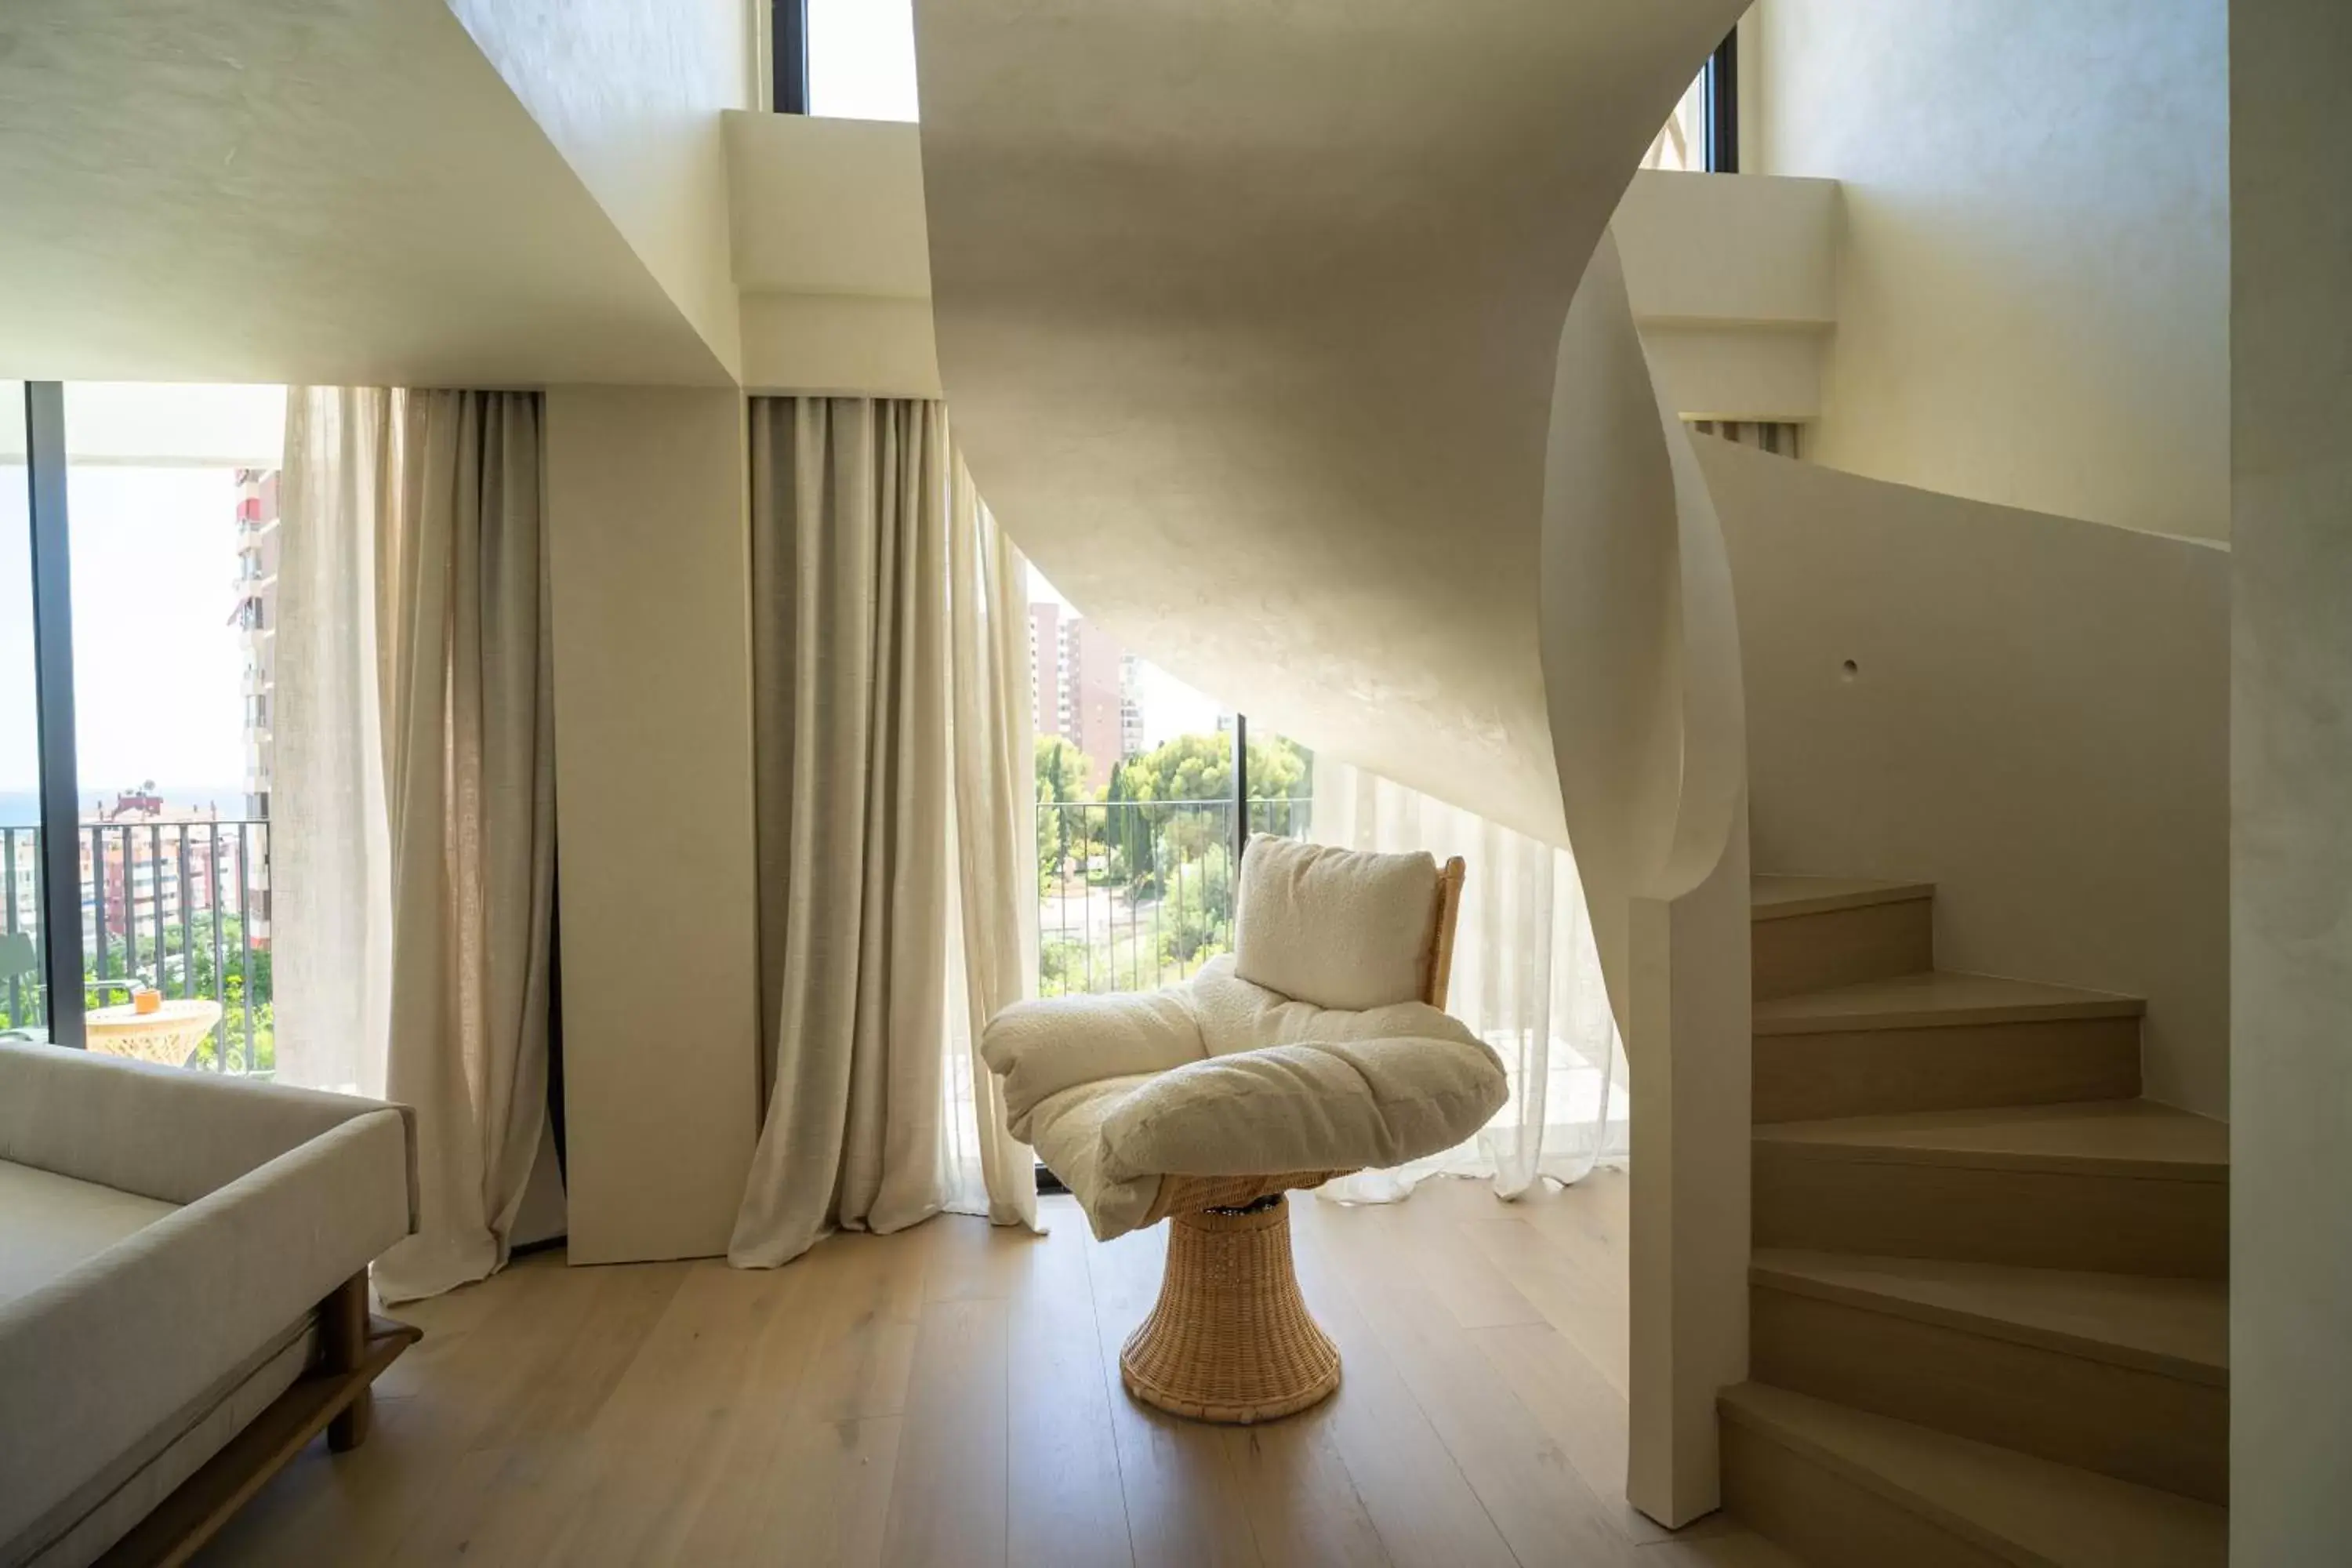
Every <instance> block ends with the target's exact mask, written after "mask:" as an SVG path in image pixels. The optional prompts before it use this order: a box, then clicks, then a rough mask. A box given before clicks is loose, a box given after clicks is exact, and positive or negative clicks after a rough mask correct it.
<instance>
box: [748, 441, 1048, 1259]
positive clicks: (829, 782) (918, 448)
mask: <svg viewBox="0 0 2352 1568" xmlns="http://www.w3.org/2000/svg"><path fill="white" fill-rule="evenodd" d="M967 488H968V481H961V482H960V476H959V473H958V465H957V463H956V460H955V457H954V453H953V450H952V447H951V445H950V440H949V435H948V427H947V416H946V413H945V410H944V409H943V408H942V407H941V406H940V405H938V404H936V403H914V402H895V401H887V400H868V399H863V398H775V399H756V400H754V402H753V404H752V410H751V517H752V541H751V592H752V659H753V671H752V695H753V703H754V718H753V751H754V760H755V769H756V773H757V778H756V783H755V798H756V815H757V820H758V828H759V842H760V943H761V1021H762V1027H763V1038H762V1042H761V1043H762V1055H763V1059H764V1062H765V1066H766V1079H767V1082H766V1089H767V1096H768V1102H767V1114H766V1118H765V1120H764V1121H763V1122H762V1125H761V1134H760V1143H759V1148H758V1151H757V1152H756V1153H755V1154H754V1156H753V1160H752V1169H751V1178H750V1180H749V1182H748V1184H747V1185H746V1188H745V1192H744V1198H743V1205H742V1209H741V1211H740V1214H739V1215H738V1216H737V1219H736V1225H735V1232H734V1236H733V1238H732V1241H731V1242H730V1246H729V1248H728V1257H729V1258H730V1261H732V1262H734V1263H735V1264H737V1265H739V1266H742V1267H769V1266H772V1265H775V1264H780V1263H784V1262H788V1261H790V1260H791V1259H792V1258H796V1257H798V1256H799V1255H800V1254H801V1253H803V1252H804V1251H806V1250H807V1249H808V1248H809V1247H810V1246H812V1245H813V1244H814V1242H815V1241H816V1240H817V1239H818V1238H819V1237H822V1236H824V1234H825V1233H826V1232H827V1231H828V1230H831V1229H833V1228H835V1227H846V1228H850V1229H863V1230H873V1231H892V1230H898V1229H901V1228H904V1227H905V1226H910V1225H914V1224H916V1223H918V1222H919V1221H920V1220H922V1219H924V1218H926V1217H928V1216H929V1215H932V1214H936V1213H938V1212H939V1211H940V1210H941V1209H943V1208H947V1207H950V1206H956V1207H965V1206H971V1207H981V1208H984V1209H985V1212H987V1213H988V1215H990V1217H991V1218H992V1219H996V1220H999V1221H1000V1222H1003V1223H1028V1224H1033V1225H1034V1220H1035V1196H1034V1173H1033V1172H1032V1171H1031V1169H1030V1168H1029V1164H1028V1161H1027V1156H1026V1152H1025V1151H1019V1150H1018V1148H1017V1145H1012V1144H1011V1143H1010V1142H1009V1139H1008V1138H1007V1137H1006V1135H1005V1134H1003V1131H1002V1127H1003V1120H1002V1116H1001V1115H1000V1114H998V1110H999V1108H998V1107H997V1106H996V1105H995V1101H994V1099H993V1096H994V1093H995V1089H994V1085H993V1083H992V1082H986V1081H983V1080H985V1079H987V1075H986V1073H985V1072H984V1070H982V1071H979V1072H974V1071H973V1070H972V1069H971V1067H970V1065H969V1064H970V1051H969V1038H970V1035H971V1032H972V1031H973V1030H974V1029H975V1028H976V1027H977V1022H976V1020H984V1018H985V1017H986V1016H987V1015H988V1013H990V1012H992V1011H993V1010H994V1008H995V1007H997V1006H1001V1005H1003V1003H1004V1002H1008V1001H1011V1000H1013V999H1014V998H1016V997H1017V996H1018V995H1020V994H1022V989H1023V987H1024V984H1025V977H1024V976H1025V972H1024V968H1023V965H1024V952H1023V948H1022V944H1021V942H1020V940H1019V937H1018V935H1017V933H1018V932H1019V931H1021V930H1022V926H1021V923H1020V922H1021V915H1020V910H1019V907H1018V901H1017V900H1015V899H1014V898H1013V896H1012V893H1011V891H1010V890H1009V889H1021V890H1023V891H1026V892H1034V889H1030V888H1026V887H1025V886H1024V884H1022V883H1020V882H1019V881H1018V880H1017V879H1014V880H1013V881H1012V882H1010V883H1009V884H1007V883H1006V882H1005V879H1004V873H1003V867H1004V866H1005V865H1006V864H1008V863H1010V864H1012V865H1013V866H1014V867H1015V868H1017V867H1018V865H1019V864H1021V860H1020V858H1019V851H1018V850H1017V848H1015V847H1012V846H1013V845H1014V844H1015V842H1016V841H1017V838H1018V835H1019V833H1020V826H1019V824H1018V821H1017V818H1015V817H1014V816H1009V815H1008V808H1009V807H1013V806H1017V803H1018V801H1019V800H1021V799H1030V800H1034V786H1032V785H1031V784H1030V783H1029V773H1028V769H1029V768H1030V767H1032V766H1034V763H1031V762H1029V761H1028V760H1027V759H1026V758H1025V755H1019V754H1016V753H1017V747H1016V743H1015V738H1014V736H1013V732H1012V731H1011V730H1010V728H1009V726H1010V722H1011V719H1012V718H1013V717H1016V716H1018V710H1013V709H1010V708H1009V707H1008V704H1009V703H1011V702H1013V701H1014V700H1022V701H1025V695H1024V696H1022V697H1020V698H1018V699H1016V698H1015V697H1014V696H1013V695H1012V694H1011V693H1010V690H1009V689H1012V688H1017V687H1018V686H1019V681H1018V679H1016V678H1015V677H1013V675H1011V674H1010V673H1009V669H1008V667H1006V666H1005V665H1004V663H1003V661H1004V659H1005V658H1008V657H1009V653H1008V651H1007V637H1008V636H1009V633H1008V631H1007V627H1006V623H1007V622H1008V620H1011V619H1014V618H1017V614H1016V613H1013V612H1007V611H1006V610H1004V609H1003V607H1002V604H1001V603H997V602H995V601H1001V600H1003V596H1004V595H1005V594H1006V593H1007V592H1008V590H1006V589H1005V588H1004V587H1003V582H1004V581H1005V574H1010V573H1013V571H1014V570H1015V569H1016V566H1017V562H1018V557H1017V556H1013V554H1012V553H1011V551H1010V547H1009V546H1007V545H1004V544H1003V542H1002V539H1001V536H998V535H994V534H993V531H992V530H993V524H992V523H989V524H987V527H988V529H989V530H990V533H989V538H990V539H992V541H993V542H992V543H990V544H987V545H985V546H983V544H982V532H981V528H982V512H981V510H980V509H979V507H978V505H977V502H976V500H974V501H972V502H971V504H970V505H969V506H967V505H966V504H965V500H966V496H965V490H966V489H967ZM983 552H984V553H986V555H987V557H988V559H987V561H986V562H983V561H982V554H983ZM988 573H994V574H996V575H995V576H994V577H990V576H988V575H987V574H988ZM991 583H992V584H994V587H993V589H992V592H993V594H994V595H995V600H992V602H991V603H992V607H988V608H983V607H982V605H978V604H976V603H974V602H972V601H973V595H975V594H977V593H980V592H982V584H991ZM960 617H961V618H960ZM983 628H984V629H983ZM1024 658H1025V650H1024ZM951 714H953V715H955V716H956V718H955V719H954V720H953V721H951ZM1018 740H1019V741H1020V742H1025V740H1026V731H1025V730H1024V731H1020V732H1019V734H1018ZM1033 809H1034V807H1033ZM1032 901H1034V900H1032ZM1029 918H1030V919H1031V920H1032V921H1034V911H1033V912H1032V913H1031V914H1030V916H1029ZM1006 931H1010V932H1013V933H1016V934H1015V935H1014V936H1013V938H1012V940H1011V945H1010V950H1009V952H1008V951H1007V949H1006V948H1005V946H1004V945H1003V942H1004V936H1003V933H1004V932H1006ZM950 1052H955V1053H957V1060H956V1061H955V1063H954V1066H955V1068H956V1069H957V1070H956V1071H955V1072H953V1073H950V1070H949V1069H950ZM983 1116H984V1117H985V1120H984V1121H983V1120H982V1117H983ZM967 1155H969V1159H968V1158H967ZM967 1163H976V1164H977V1165H978V1166H979V1167H980V1170H979V1173H978V1174H979V1179H978V1180H977V1181H976V1182H968V1181H967V1180H966V1179H965V1175H964V1168H965V1166H966V1164H967ZM973 1188H977V1189H978V1195H974V1194H973V1192H972V1189H973Z"/></svg>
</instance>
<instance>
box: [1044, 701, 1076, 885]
mask: <svg viewBox="0 0 2352 1568" xmlns="http://www.w3.org/2000/svg"><path fill="white" fill-rule="evenodd" d="M1036 757H1037V888H1038V892H1039V894H1040V896H1043V894H1044V893H1045V891H1047V890H1048V889H1051V888H1052V887H1053V886H1054V884H1055V882H1057V881H1059V880H1060V879H1062V878H1063V877H1065V876H1067V875H1068V874H1069V869H1070V860H1071V858H1072V856H1073V855H1075V854H1077V853H1078V852H1079V851H1080V847H1081V843H1082V840H1083V837H1084V835H1083V825H1082V823H1081V822H1080V820H1079V819H1080V818H1082V817H1083V816H1084V815H1085V814H1084V813H1082V812H1075V811H1065V810H1056V809H1055V807H1059V806H1069V805H1077V804H1078V803H1080V802H1082V801H1084V800H1085V799H1086V798H1087V754H1086V753H1085V752H1081V751H1080V750H1078V749H1077V748H1076V746H1074V745H1072V744H1070V742H1067V741H1066V740H1064V739H1063V738H1062V737H1061V736H1059V735H1040V736H1038V737H1037V752H1036Z"/></svg>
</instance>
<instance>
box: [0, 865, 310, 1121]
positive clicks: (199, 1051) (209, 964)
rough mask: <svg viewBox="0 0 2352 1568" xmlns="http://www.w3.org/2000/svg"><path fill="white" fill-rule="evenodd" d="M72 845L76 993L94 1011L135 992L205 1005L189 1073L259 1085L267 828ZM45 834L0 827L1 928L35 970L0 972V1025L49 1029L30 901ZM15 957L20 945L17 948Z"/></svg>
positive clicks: (270, 1057) (268, 999) (268, 1034)
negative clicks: (26, 947) (212, 1005)
mask: <svg viewBox="0 0 2352 1568" xmlns="http://www.w3.org/2000/svg"><path fill="white" fill-rule="evenodd" d="M77 832H78V835H79V839H80V843H79V847H78V848H79V861H80V867H81V877H80V883H81V886H80V898H79V900H78V902H79V908H80V913H81V935H82V952H83V984H84V996H83V997H82V998H80V999H79V1001H80V1003H81V1005H85V1006H88V1007H93V1008H95V1007H100V1006H104V1005H110V1004H119V1003H121V1002H123V1001H126V1000H128V999H129V996H130V994H131V990H132V989H133V987H135V986H152V988H153V989H155V990H157V991H159V992H161V993H162V994H163V995H164V996H165V997H166V998H169V999H174V1000H180V999H194V998H204V999H208V1000H211V1001H214V1002H216V1003H218V1004H220V1007H221V1016H220V1017H219V1019H218V1020H217V1021H215V1024H214V1025H213V1027H212V1031H211V1033H210V1034H209V1035H208V1036H207V1037H206V1038H205V1040H204V1041H203V1042H202V1043H201V1044H200V1045H199V1046H198V1047H196V1049H195V1051H194V1054H193V1055H192V1056H191V1058H190V1059H189V1062H188V1064H187V1065H189V1066H191V1067H199V1068H208V1069H210V1070H213V1071H217V1072H228V1073H238V1074H249V1075H262V1076H267V1075H268V1074H269V1073H271V1072H272V1071H274V1070H275V1068H276V1066H277V1033H276V1020H275V1015H274V1011H273V1002H272V997H273V992H274V987H273V984H272V976H271V973H270V956H269V824H268V822H266V821H258V820H245V819H236V820H229V819H197V820H191V821H181V822H138V823H131V822H85V823H83V824H81V825H80V826H79V829H78V830H77ZM40 843H41V834H40V830H39V829H38V828H35V827H0V896H5V901H6V902H5V914H0V929H5V933H6V934H7V935H8V936H10V937H19V936H21V937H26V938H29V939H30V942H31V954H32V956H33V958H34V963H33V964H32V965H31V966H30V967H29V968H24V967H21V966H12V971H13V972H10V973H5V975H0V1005H5V1009H6V1019H5V1022H0V1028H7V1029H19V1030H45V1029H46V1028H47V1025H48V1023H49V1014H50V1008H49V999H48V998H47V996H46V994H44V992H43V989H42V984H41V982H42V976H43V974H44V971H43V969H42V967H41V965H40V962H39V960H40V958H41V957H42V955H43V952H44V949H45V947H46V945H47V944H46V941H45V936H44V933H43V932H42V931H41V929H40V921H39V916H38V909H39V904H40V900H39V899H38V897H37V889H38V883H37V880H36V879H37V877H38V875H39V867H40V865H41V858H40ZM16 946H17V948H18V951H20V952H21V951H22V949H23V944H22V943H18V944H16Z"/></svg>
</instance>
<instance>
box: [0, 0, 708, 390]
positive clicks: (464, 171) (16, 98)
mask: <svg viewBox="0 0 2352 1568" xmlns="http://www.w3.org/2000/svg"><path fill="white" fill-rule="evenodd" d="M0 375H7V376H19V377H40V378H54V379H65V380H72V379H88V380H115V381H130V380H152V381H175V380H193V381H238V382H320V383H351V384H370V383H376V384H383V383H395V384H411V385H433V384H467V385H532V384H543V383H550V382H565V381H584V382H599V381H610V382H646V383H656V384H719V383H724V382H726V381H727V380H729V379H730V378H729V376H728V374H727V371H726V369H725V368H724V367H723V366H722V365H721V364H720V363H719V361H718V359H717V358H715V357H714V356H713V354H712V353H711V352H710V350H709V347H708V346H707V345H706V344H705V342H703V340H702V338H701V337H700V336H699V335H698V333H697V331H695V329H694V327H693V325H692V324H691V323H690V322H689V321H688V320H687V319H686V318H685V317H684V316H683V315H682V314H681V313H680V312H679V310H677V307H676V305H675V304H674V303H673V302H672V300H671V299H670V297H669V295H668V294H667V293H666V292H665V290H664V289H663V288H662V286H661V285H660V283H659V282H657V281H656V279H655V278H654V277H653V276H652V275H651V274H650V273H649V272H648V271H647V269H646V267H645V265H644V264H643V263H642V262H641V261H640V260H639V259H638V258H637V256H636V254H635V252H634V251H633V250H632V249H631V247H630V246H629V244H628V243H627V241H626V240H625V239H624V238H623V237H622V236H621V235H620V233H619V232H618V231H617V230H616V229H615V228H614V225H613V223H612V222H611V220H610V219H609V218H608V217H607V216H606V215H605V213H604V209H603V208H602V207H601V206H600V205H598V203H597V201H596V200H595V198H594V197H593V196H592V195H590V194H589V192H588V191H587V189H586V188H585V187H584V186H583V184H581V181H580V179H579V178H578V177H577V176H576V175H575V174H573V172H572V168H571V166H570V165H569V164H568V163H566V162H565V160H564V158H563V157H562V154H561V153H558V152H557V151H556V149H555V148H554V147H553V146H552V145H551V143H550V142H549V141H548V139H547V137H546V136H545V135H544V134H543V133H542V132H541V129H540V127H539V126H538V124H537V123H536V122H535V121H533V120H532V119H531V117H530V113H529V112H528V111H527V110H525V109H524V107H523V106H522V105H521V103H520V102H519V101H518V100H516V98H515V96H514V94H513V93H512V92H511V91H510V90H509V88H508V86H507V85H506V83H505V82H504V81H503V80H502V79H500V77H499V73H498V71H497V70H496V69H494V68H492V67H491V65H490V64H489V62H488V60H486V59H485V58H483V56H482V54H481V52H480V50H479V49H478V47H476V46H475V44H474V42H473V41H472V39H471V38H469V37H467V33H466V31H465V29H464V28H463V27H462V26H459V25H458V23H457V19H456V18H455V17H454V16H451V15H450V13H449V11H448V10H447V8H446V6H445V5H441V4H439V3H438V0H429V3H428V0H212V3H209V4H207V5H202V6H191V5H175V4H167V3H165V0H77V3H76V4H74V5H20V6H12V7H9V8H7V9H5V11H0Z"/></svg>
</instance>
